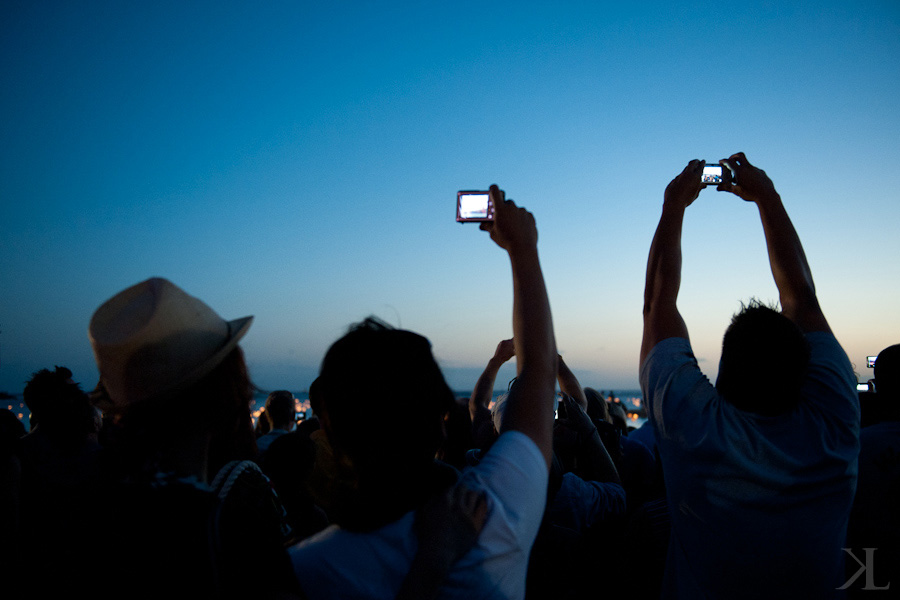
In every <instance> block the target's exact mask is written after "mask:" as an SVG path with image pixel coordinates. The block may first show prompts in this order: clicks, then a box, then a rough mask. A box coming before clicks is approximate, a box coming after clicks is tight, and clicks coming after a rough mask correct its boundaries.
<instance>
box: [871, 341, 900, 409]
mask: <svg viewBox="0 0 900 600" xmlns="http://www.w3.org/2000/svg"><path fill="white" fill-rule="evenodd" d="M875 393H876V394H877V395H879V396H883V397H884V398H885V399H886V400H889V401H893V402H891V409H892V412H893V413H894V414H896V413H897V412H898V408H897V402H898V401H900V344H894V345H893V346H888V347H887V348H885V349H884V350H882V351H881V352H879V353H878V358H876V359H875Z"/></svg>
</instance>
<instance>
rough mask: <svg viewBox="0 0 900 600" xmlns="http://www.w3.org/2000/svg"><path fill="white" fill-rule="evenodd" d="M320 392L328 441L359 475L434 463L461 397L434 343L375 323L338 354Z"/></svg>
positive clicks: (353, 334) (331, 357) (348, 339)
mask: <svg viewBox="0 0 900 600" xmlns="http://www.w3.org/2000/svg"><path fill="white" fill-rule="evenodd" d="M317 385H318V388H317V392H318V391H320V392H321V394H318V393H317V396H320V397H321V400H320V402H321V409H322V413H323V414H322V415H321V416H322V417H323V426H324V427H325V429H326V432H327V434H328V438H329V440H330V441H331V444H332V446H333V447H334V449H335V451H336V452H339V453H342V454H344V455H346V456H347V457H349V458H350V459H351V460H352V461H353V463H354V465H355V466H356V468H357V472H358V473H365V472H367V471H369V472H372V471H379V470H381V469H382V468H384V467H385V466H388V465H390V466H389V467H388V468H389V469H392V468H394V467H397V466H400V467H402V466H412V467H415V466H419V465H423V464H425V463H430V462H431V461H432V460H433V459H434V455H435V453H436V452H437V450H438V448H439V447H440V445H441V443H442V441H443V437H444V435H443V417H444V415H445V414H446V413H447V411H448V410H450V409H451V408H452V406H453V403H454V396H453V392H452V391H451V390H450V388H449V387H448V386H447V383H446V381H445V380H444V377H443V374H442V373H441V370H440V368H439V367H438V365H437V363H436V362H435V360H434V357H433V356H432V353H431V344H430V343H429V341H428V340H427V339H426V338H424V337H422V336H420V335H418V334H416V333H413V332H411V331H404V330H399V329H394V328H392V327H390V326H389V325H386V324H385V323H382V322H381V321H378V320H377V319H374V318H368V319H366V320H365V321H363V322H362V323H359V324H357V325H354V326H353V327H351V329H350V331H349V332H348V333H347V334H346V335H345V336H344V337H342V338H341V339H339V340H338V341H337V342H335V343H334V344H333V345H332V346H331V348H330V349H329V350H328V352H327V354H326V355H325V358H324V360H323V361H322V368H321V371H320V374H319V379H318V381H317Z"/></svg>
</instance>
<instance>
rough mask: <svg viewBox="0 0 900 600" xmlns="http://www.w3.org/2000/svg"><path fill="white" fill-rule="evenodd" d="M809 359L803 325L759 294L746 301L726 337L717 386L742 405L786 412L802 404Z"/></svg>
mask: <svg viewBox="0 0 900 600" xmlns="http://www.w3.org/2000/svg"><path fill="white" fill-rule="evenodd" d="M808 365H809V344H808V342H807V341H806V337H805V336H804V335H803V331H801V329H800V328H799V327H798V326H797V324H796V323H794V322H793V321H791V320H790V319H788V318H787V317H786V316H784V315H783V314H782V313H781V312H779V311H778V310H776V309H775V308H773V307H770V306H766V305H765V304H763V303H761V302H759V301H758V300H756V299H753V300H751V301H750V302H749V303H748V304H746V305H744V304H742V305H741V310H740V311H739V312H738V313H737V314H735V315H734V316H733V317H732V319H731V324H730V325H729V326H728V329H727V330H726V331H725V336H724V337H723V339H722V358H721V360H720V363H719V376H718V379H717V381H716V389H717V390H718V391H719V394H721V396H722V397H723V398H724V399H725V400H726V401H728V402H730V403H731V404H733V405H734V406H736V407H737V408H739V409H741V410H745V411H748V412H752V413H757V414H761V415H768V416H774V415H779V414H784V413H786V412H789V411H791V410H792V409H793V408H794V407H796V405H797V403H798V402H799V400H800V388H801V385H802V383H803V377H804V375H805V373H806V369H807V366H808Z"/></svg>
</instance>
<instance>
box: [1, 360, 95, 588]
mask: <svg viewBox="0 0 900 600" xmlns="http://www.w3.org/2000/svg"><path fill="white" fill-rule="evenodd" d="M22 398H23V400H24V401H25V404H26V405H27V406H28V408H29V410H30V411H31V420H30V422H31V430H30V431H29V432H28V434H26V435H25V436H23V437H22V438H21V439H20V440H19V442H18V448H17V456H18V459H19V463H20V467H21V476H20V480H19V485H18V488H19V492H18V493H19V500H18V502H19V508H20V510H19V513H18V519H19V525H18V530H19V533H20V543H21V549H22V552H21V557H22V561H23V564H22V565H21V566H20V570H19V571H18V572H19V573H20V574H21V575H22V578H21V579H22V580H25V581H27V582H28V590H29V592H30V591H31V590H32V589H34V590H35V591H36V590H38V589H40V586H41V585H42V584H43V583H44V582H45V581H47V579H48V578H47V577H46V568H47V566H46V565H45V564H44V562H45V561H46V559H47V544H48V542H50V540H55V539H58V537H59V535H60V532H62V531H65V530H66V528H67V527H68V524H69V523H70V522H73V521H80V520H82V519H83V518H84V516H83V515H84V510H85V505H86V500H85V498H86V496H87V494H88V493H89V492H90V490H92V489H93V488H94V486H96V485H97V483H98V482H99V477H100V463H99V450H100V444H99V442H98V439H97V434H98V432H99V426H100V420H99V413H98V411H97V409H96V408H94V407H93V406H92V405H91V403H90V399H89V398H88V395H87V394H86V393H85V392H84V391H83V390H82V389H81V386H80V385H79V384H78V383H75V382H74V381H73V380H72V372H71V371H70V370H69V369H67V368H66V367H56V368H55V369H54V370H52V371H51V370H49V369H41V370H40V371H37V372H35V373H33V374H32V376H31V378H30V379H29V380H28V382H27V383H26V385H25V389H24V390H23V393H22ZM64 554H65V550H64V551H63V555H64Z"/></svg>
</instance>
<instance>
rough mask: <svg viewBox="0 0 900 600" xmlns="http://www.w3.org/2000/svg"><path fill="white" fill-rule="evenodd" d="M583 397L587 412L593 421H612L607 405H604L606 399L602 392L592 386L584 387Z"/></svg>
mask: <svg viewBox="0 0 900 600" xmlns="http://www.w3.org/2000/svg"><path fill="white" fill-rule="evenodd" d="M584 397H585V398H587V403H588V407H587V414H588V416H589V417H590V418H591V419H594V420H595V421H606V422H608V423H611V422H612V419H611V418H610V416H609V407H608V406H607V405H606V399H605V398H603V394H601V393H600V392H598V391H597V390H595V389H594V388H592V387H586V388H584Z"/></svg>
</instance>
